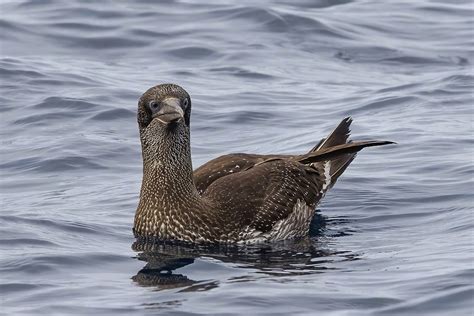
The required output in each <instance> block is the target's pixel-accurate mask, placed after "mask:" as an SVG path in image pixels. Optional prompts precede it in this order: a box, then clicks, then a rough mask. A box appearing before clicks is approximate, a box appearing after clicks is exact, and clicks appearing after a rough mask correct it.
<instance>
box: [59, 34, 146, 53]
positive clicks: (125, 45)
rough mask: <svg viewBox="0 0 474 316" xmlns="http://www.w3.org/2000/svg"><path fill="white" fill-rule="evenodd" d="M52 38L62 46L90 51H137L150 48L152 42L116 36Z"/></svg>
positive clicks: (61, 36)
mask: <svg viewBox="0 0 474 316" xmlns="http://www.w3.org/2000/svg"><path fill="white" fill-rule="evenodd" d="M51 37H52V38H53V39H54V40H56V42H58V44H60V45H64V46H67V47H73V48H74V47H75V48H81V49H84V48H88V49H104V50H111V49H120V48H122V49H136V48H140V47H145V46H149V45H150V42H148V41H142V40H138V39H131V38H121V37H116V36H105V35H104V36H98V35H95V36H91V35H89V36H84V37H77V36H74V37H72V36H66V35H59V34H56V35H51Z"/></svg>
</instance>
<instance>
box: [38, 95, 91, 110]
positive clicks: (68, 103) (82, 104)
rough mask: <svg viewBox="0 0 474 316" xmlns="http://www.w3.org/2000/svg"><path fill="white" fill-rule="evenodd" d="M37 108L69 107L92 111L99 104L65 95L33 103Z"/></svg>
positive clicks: (69, 108) (70, 108)
mask: <svg viewBox="0 0 474 316" xmlns="http://www.w3.org/2000/svg"><path fill="white" fill-rule="evenodd" d="M33 107H34V108H37V109H42V110H43V109H47V110H49V109H51V110H52V109H62V110H64V109H67V110H75V111H91V110H94V109H96V108H98V107H99V105H98V104H95V103H91V102H88V101H84V100H80V99H72V98H65V97H48V98H46V99H44V100H43V101H42V102H40V103H37V104H35V105H33Z"/></svg>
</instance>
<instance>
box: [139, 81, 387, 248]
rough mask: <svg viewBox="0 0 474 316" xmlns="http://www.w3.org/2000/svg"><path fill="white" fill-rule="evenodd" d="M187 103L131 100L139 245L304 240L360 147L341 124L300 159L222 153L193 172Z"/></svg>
mask: <svg viewBox="0 0 474 316" xmlns="http://www.w3.org/2000/svg"><path fill="white" fill-rule="evenodd" d="M190 118H191V97H190V95H189V94H188V93H187V92H186V90H184V89H183V88H182V87H180V86H179V85H176V84H171V83H166V84H159V85H156V86H154V87H152V88H150V89H148V90H147V91H146V92H145V93H144V94H143V95H142V96H141V97H140V99H139V101H138V111H137V121H138V129H139V135H140V141H141V147H142V158H143V177H142V184H141V189H140V197H139V202H138V206H137V209H136V212H135V219H134V225H133V233H134V235H135V237H136V238H140V239H150V238H153V239H158V240H164V241H178V242H189V243H212V244H214V243H218V244H233V243H236V244H239V243H259V242H277V241H281V240H286V239H297V238H304V237H307V236H308V234H309V227H310V223H311V220H312V218H313V215H314V213H315V210H316V206H317V205H318V203H319V202H320V200H321V199H322V198H323V197H324V195H325V193H326V192H327V191H328V190H329V189H330V188H331V187H332V186H333V185H334V183H335V182H336V181H337V179H338V178H339V176H340V175H341V174H342V173H343V172H344V170H346V168H347V167H348V166H349V164H350V163H351V162H352V161H353V160H354V158H355V156H356V153H357V152H358V151H360V150H361V149H363V148H365V147H371V146H381V145H388V144H394V143H393V142H391V141H350V140H348V139H349V136H350V129H349V127H350V124H351V122H352V119H351V118H350V117H347V118H345V119H343V120H342V122H341V123H340V124H339V125H338V126H337V127H336V128H335V129H334V130H333V131H332V132H331V133H330V134H329V135H328V136H327V137H326V138H323V139H322V140H320V141H319V142H318V143H317V144H316V145H315V146H314V147H313V148H311V150H309V151H308V152H306V153H304V154H298V155H283V154H268V155H261V154H247V153H233V154H226V155H224V156H220V157H217V158H214V159H212V160H210V161H209V162H207V163H205V164H203V165H202V166H200V167H199V168H197V169H196V170H193V166H192V161H191V144H190Z"/></svg>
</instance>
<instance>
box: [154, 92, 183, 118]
mask: <svg viewBox="0 0 474 316" xmlns="http://www.w3.org/2000/svg"><path fill="white" fill-rule="evenodd" d="M153 118H156V119H157V120H158V121H160V122H161V123H163V124H170V123H176V122H179V121H181V120H183V118H184V112H183V109H182V108H181V105H180V100H179V99H178V98H166V99H164V100H163V101H162V107H161V109H160V110H159V111H158V112H156V113H155V114H154V115H153Z"/></svg>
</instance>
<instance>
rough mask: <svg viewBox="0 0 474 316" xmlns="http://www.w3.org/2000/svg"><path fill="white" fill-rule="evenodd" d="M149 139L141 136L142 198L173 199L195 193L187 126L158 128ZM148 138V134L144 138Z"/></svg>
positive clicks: (177, 199) (178, 200)
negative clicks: (151, 138)
mask: <svg viewBox="0 0 474 316" xmlns="http://www.w3.org/2000/svg"><path fill="white" fill-rule="evenodd" d="M159 133H160V135H156V136H155V137H153V140H152V141H151V142H148V143H147V141H146V139H145V138H144V137H143V136H144V135H141V136H142V148H143V181H142V191H141V196H142V197H143V198H153V199H159V200H161V201H167V200H170V199H171V200H173V201H172V202H174V203H177V204H179V202H180V201H181V200H182V199H183V197H190V196H194V195H195V194H197V190H196V187H195V185H194V180H193V166H192V161H191V146H190V135H189V128H188V127H187V126H184V125H179V126H176V127H175V128H172V129H171V128H168V127H166V126H164V127H163V128H162V129H161V130H159ZM147 139H149V137H148V138H147Z"/></svg>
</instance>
